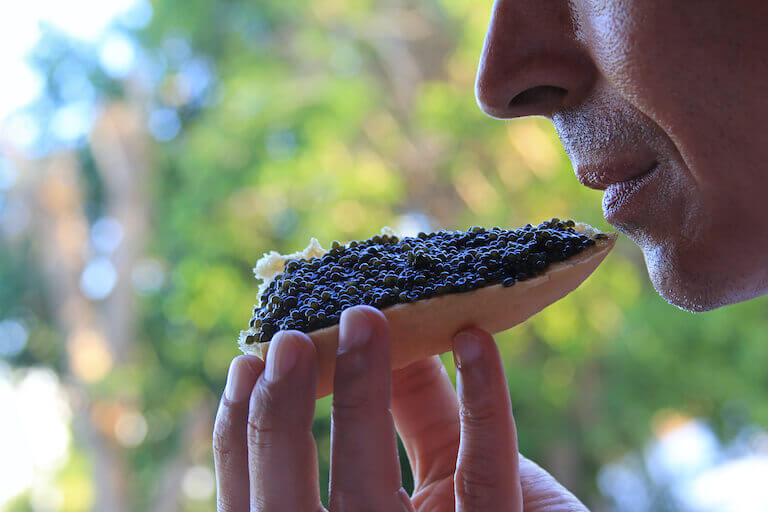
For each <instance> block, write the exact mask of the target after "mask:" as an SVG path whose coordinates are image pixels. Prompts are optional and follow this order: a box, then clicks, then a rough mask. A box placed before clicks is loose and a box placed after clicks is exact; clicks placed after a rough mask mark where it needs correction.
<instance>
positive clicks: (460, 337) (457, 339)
mask: <svg viewBox="0 0 768 512" xmlns="http://www.w3.org/2000/svg"><path fill="white" fill-rule="evenodd" d="M479 340H480V338H478V337H477V335H475V334H474V333H473V332H472V331H461V332H460V333H458V334H457V335H456V336H454V338H453V358H454V361H455V363H456V368H458V369H461V368H462V367H463V366H464V365H470V364H472V363H474V362H475V361H477V360H478V359H480V355H481V352H482V347H480V343H479Z"/></svg>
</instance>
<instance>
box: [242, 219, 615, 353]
mask: <svg viewBox="0 0 768 512" xmlns="http://www.w3.org/2000/svg"><path fill="white" fill-rule="evenodd" d="M574 226H575V223H574V221H572V220H568V221H561V220H560V219H558V218H554V219H552V220H550V221H546V222H543V223H541V224H539V225H538V226H531V225H530V224H528V225H526V226H524V227H522V228H519V229H514V230H504V229H501V228H499V227H494V228H492V229H485V228H482V227H471V228H469V229H468V230H467V231H438V232H435V233H419V234H418V236H416V237H405V238H402V239H399V238H398V237H395V236H388V235H376V236H374V237H372V238H369V239H368V240H362V241H353V242H350V243H349V244H348V245H346V246H345V245H342V244H340V243H339V242H333V244H332V246H331V249H330V250H329V251H328V252H327V253H326V254H325V255H323V256H322V257H320V258H312V259H308V260H305V259H294V260H288V262H287V263H286V265H285V268H284V270H283V272H282V273H281V274H278V275H277V276H276V277H275V279H274V280H272V281H271V282H270V283H269V286H268V287H267V289H266V290H265V291H264V293H263V294H262V295H261V299H260V301H261V303H260V304H259V306H257V307H256V308H254V310H253V318H252V319H251V322H250V327H251V328H253V329H254V330H255V331H256V333H255V334H250V335H248V336H247V337H246V339H245V343H246V344H252V343H255V342H265V341H269V340H270V339H271V338H272V336H273V335H274V334H275V333H276V332H277V331H279V330H283V329H296V330H299V331H303V332H311V331H315V330H317V329H321V328H323V327H328V326H331V325H334V324H336V323H338V322H339V318H340V317H341V312H342V311H343V310H344V309H346V308H348V307H351V306H355V305H358V304H367V305H370V306H374V307H376V308H378V309H384V308H386V307H388V306H392V305H394V304H398V303H407V302H413V301H417V300H422V299H428V298H430V297H434V296H437V295H444V294H447V293H462V292H468V291H471V290H476V289H478V288H482V287H484V286H489V285H494V284H501V285H502V286H513V285H514V284H515V283H516V282H518V281H523V280H525V279H530V278H532V277H534V276H536V275H538V274H541V273H542V272H544V270H545V269H546V268H547V267H548V266H549V265H550V264H551V263H555V262H558V261H563V260H566V259H568V258H570V257H571V256H573V255H574V254H576V253H578V252H580V251H582V250H583V249H585V248H587V247H590V246H592V245H595V240H596V239H597V240H602V239H605V238H607V236H606V235H604V234H597V235H595V236H594V238H592V237H590V236H589V235H586V234H583V233H578V232H576V230H575V229H574Z"/></svg>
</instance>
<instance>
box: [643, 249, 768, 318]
mask: <svg viewBox="0 0 768 512" xmlns="http://www.w3.org/2000/svg"><path fill="white" fill-rule="evenodd" d="M692 252H694V254H693V255H691V257H690V258H686V257H685V256H686V255H685V254H680V253H679V252H675V251H669V250H665V249H664V248H661V247H655V248H643V255H644V256H645V264H646V267H647V268H648V275H649V276H650V278H651V282H652V283H653V286H654V288H655V289H656V291H657V292H658V293H659V295H661V297H662V298H663V299H664V300H666V301H667V302H669V303H670V304H672V305H673V306H677V307H678V308H680V309H682V310H684V311H689V312H691V313H700V312H703V311H711V310H713V309H717V308H720V307H723V306H728V305H731V304H735V303H737V302H743V301H746V300H750V299H754V298H756V297H759V296H761V295H765V294H766V293H768V290H766V289H765V287H763V286H755V285H756V283H760V282H761V281H762V279H761V277H763V276H756V275H753V274H745V273H744V272H743V271H742V272H734V271H732V270H731V271H730V272H728V271H727V270H726V271H724V270H723V269H724V268H725V269H728V268H729V267H728V266H727V265H720V264H718V263H717V262H716V261H710V262H702V260H701V256H700V255H701V254H702V251H700V250H699V251H692ZM702 263H705V264H702ZM706 263H709V264H706ZM731 268H732V267H731Z"/></svg>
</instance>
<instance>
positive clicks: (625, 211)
mask: <svg viewBox="0 0 768 512" xmlns="http://www.w3.org/2000/svg"><path fill="white" fill-rule="evenodd" d="M658 168H659V161H658V160H652V161H651V163H650V164H647V165H643V166H638V165H631V164H629V163H625V164H624V165H611V166H604V167H603V166H600V167H583V168H579V169H578V171H577V175H578V178H579V181H580V182H581V183H582V184H583V185H585V186H587V187H589V188H592V189H595V190H603V191H605V193H604V194H603V215H604V217H605V219H606V220H607V221H608V222H609V223H610V224H620V223H622V222H623V221H626V220H629V217H630V216H632V212H635V213H637V212H639V209H640V208H641V206H642V205H640V204H639V203H638V197H639V196H640V195H642V194H641V191H642V190H643V189H645V188H646V186H647V185H648V184H649V183H650V182H651V181H652V180H653V178H654V177H655V176H656V174H657V173H656V171H657V170H658ZM638 170H639V172H638ZM633 203H638V204H633Z"/></svg>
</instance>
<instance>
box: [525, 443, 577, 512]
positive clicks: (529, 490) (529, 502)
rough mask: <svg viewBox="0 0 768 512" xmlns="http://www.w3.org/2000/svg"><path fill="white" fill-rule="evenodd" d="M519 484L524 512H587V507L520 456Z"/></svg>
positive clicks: (544, 472) (545, 473)
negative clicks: (521, 490) (521, 489)
mask: <svg viewBox="0 0 768 512" xmlns="http://www.w3.org/2000/svg"><path fill="white" fill-rule="evenodd" d="M520 483H521V485H522V488H523V502H524V503H525V512H589V511H588V510H587V507H585V506H584V504H583V503H581V502H580V501H579V500H578V499H577V498H576V497H575V496H574V495H573V494H571V493H570V492H569V491H568V490H567V489H566V488H565V487H563V486H562V485H560V484H559V483H558V482H557V480H555V479H554V478H552V475H550V474H549V473H547V472H546V471H544V470H543V469H541V468H540V467H539V466H538V465H537V464H536V463H535V462H532V461H530V460H528V459H526V458H525V457H523V456H522V455H521V456H520Z"/></svg>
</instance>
